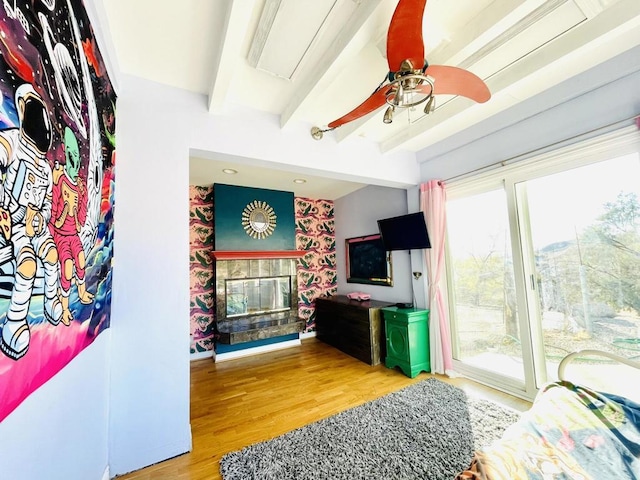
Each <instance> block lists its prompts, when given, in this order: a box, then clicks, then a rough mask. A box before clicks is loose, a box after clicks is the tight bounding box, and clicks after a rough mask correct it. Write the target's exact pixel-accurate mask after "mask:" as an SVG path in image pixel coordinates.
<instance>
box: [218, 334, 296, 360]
mask: <svg viewBox="0 0 640 480" xmlns="http://www.w3.org/2000/svg"><path fill="white" fill-rule="evenodd" d="M300 345H301V343H300V339H299V338H298V339H296V340H287V341H286V342H279V343H272V344H269V345H262V346H260V347H253V348H245V349H244V350H237V351H235V352H225V353H218V354H216V357H215V362H216V363H218V362H225V361H227V360H234V359H236V358H242V357H248V356H250V355H258V354H260V353H267V352H274V351H276V350H282V349H283V348H291V347H299V346H300Z"/></svg>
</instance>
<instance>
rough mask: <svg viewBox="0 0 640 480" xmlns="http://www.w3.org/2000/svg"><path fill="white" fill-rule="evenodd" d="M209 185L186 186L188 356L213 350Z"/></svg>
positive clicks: (213, 307) (211, 208)
mask: <svg viewBox="0 0 640 480" xmlns="http://www.w3.org/2000/svg"><path fill="white" fill-rule="evenodd" d="M212 250H213V185H209V186H203V187H196V186H193V185H191V186H189V251H190V253H189V263H190V271H191V301H190V307H191V328H190V331H191V353H198V352H207V351H209V350H212V349H213V342H214V337H215V323H214V320H215V317H214V312H215V305H214V299H215V291H214V290H215V277H214V273H213V272H214V269H213V259H212V258H211V251H212Z"/></svg>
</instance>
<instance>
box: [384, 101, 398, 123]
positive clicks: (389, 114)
mask: <svg viewBox="0 0 640 480" xmlns="http://www.w3.org/2000/svg"><path fill="white" fill-rule="evenodd" d="M394 110H395V107H394V106H393V105H390V106H389V107H387V110H385V112H384V117H382V121H383V122H384V123H386V124H389V123H391V122H393V112H394Z"/></svg>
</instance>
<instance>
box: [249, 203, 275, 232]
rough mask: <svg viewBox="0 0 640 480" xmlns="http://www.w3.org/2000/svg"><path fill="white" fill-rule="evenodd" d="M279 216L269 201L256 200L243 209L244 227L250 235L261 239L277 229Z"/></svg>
mask: <svg viewBox="0 0 640 480" xmlns="http://www.w3.org/2000/svg"><path fill="white" fill-rule="evenodd" d="M277 218H278V217H277V216H276V214H275V211H274V210H273V207H271V206H270V205H269V204H268V203H267V202H263V201H260V200H254V201H253V202H251V203H249V204H248V205H247V206H246V207H244V210H243V211H242V228H244V231H245V232H246V234H247V235H249V236H250V237H252V238H255V239H257V240H261V239H263V238H267V237H268V236H270V235H271V234H272V233H273V231H274V230H275V229H276V219H277Z"/></svg>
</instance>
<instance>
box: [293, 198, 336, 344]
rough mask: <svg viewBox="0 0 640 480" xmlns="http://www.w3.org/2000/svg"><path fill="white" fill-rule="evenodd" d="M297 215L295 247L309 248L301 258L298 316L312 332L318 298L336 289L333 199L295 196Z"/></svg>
mask: <svg viewBox="0 0 640 480" xmlns="http://www.w3.org/2000/svg"><path fill="white" fill-rule="evenodd" d="M295 216H296V248H297V249H298V250H305V251H306V252H307V253H306V254H305V255H304V256H303V257H302V258H301V259H300V260H299V261H298V298H299V304H298V316H299V317H300V318H302V319H304V320H305V324H306V327H305V331H306V332H310V331H314V330H315V303H314V301H315V299H316V298H318V297H319V296H322V295H326V294H331V295H335V294H336V291H337V282H338V280H337V273H336V235H335V220H334V215H333V202H332V201H330V200H313V199H310V198H298V197H296V199H295Z"/></svg>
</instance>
